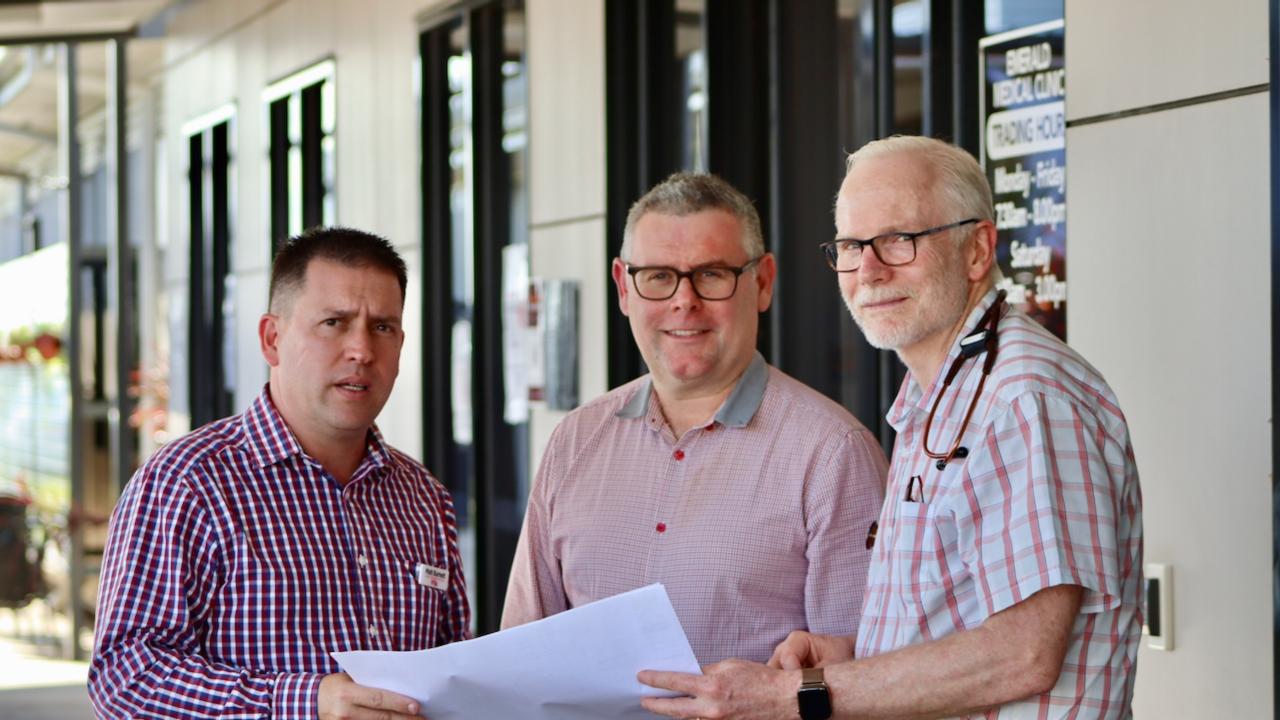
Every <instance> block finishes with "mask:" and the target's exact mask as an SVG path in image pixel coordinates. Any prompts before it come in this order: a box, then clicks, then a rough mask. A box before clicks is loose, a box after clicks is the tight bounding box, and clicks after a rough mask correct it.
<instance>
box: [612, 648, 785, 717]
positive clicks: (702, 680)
mask: <svg viewBox="0 0 1280 720" xmlns="http://www.w3.org/2000/svg"><path fill="white" fill-rule="evenodd" d="M702 672H703V674H702V675H690V674H688V673H677V672H660V671H657V670H644V671H642V672H641V673H640V674H639V675H638V676H637V678H638V679H639V680H640V682H642V683H644V684H645V685H649V686H652V687H656V688H661V689H663V690H671V691H673V692H678V693H684V694H685V697H676V698H656V697H646V698H643V699H641V701H640V705H641V706H642V707H644V709H645V710H648V711H649V712H652V713H657V714H659V715H666V716H667V717H673V718H706V720H730V719H731V720H780V719H783V718H785V719H787V720H789V719H790V718H794V717H795V715H796V690H798V689H799V687H800V673H798V672H795V671H788V670H775V669H771V668H768V667H765V666H764V665H759V664H757V663H751V662H747V661H745V660H725V661H724V662H720V663H716V664H715V665H708V666H706V667H704V668H702Z"/></svg>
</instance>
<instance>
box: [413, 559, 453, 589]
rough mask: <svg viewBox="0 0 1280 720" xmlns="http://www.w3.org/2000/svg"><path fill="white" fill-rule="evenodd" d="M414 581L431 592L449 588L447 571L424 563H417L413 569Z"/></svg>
mask: <svg viewBox="0 0 1280 720" xmlns="http://www.w3.org/2000/svg"><path fill="white" fill-rule="evenodd" d="M413 573H414V579H416V580H417V581H418V584H419V585H421V586H423V587H429V588H431V589H433V590H444V589H446V588H448V587H449V570H448V569H446V568H438V567H436V566H434V565H428V564H426V563H418V564H417V565H416V566H415V567H414V568H413Z"/></svg>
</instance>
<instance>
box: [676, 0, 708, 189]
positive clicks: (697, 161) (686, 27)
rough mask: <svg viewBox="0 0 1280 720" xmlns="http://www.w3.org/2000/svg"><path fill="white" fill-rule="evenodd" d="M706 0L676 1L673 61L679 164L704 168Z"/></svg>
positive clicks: (697, 170)
mask: <svg viewBox="0 0 1280 720" xmlns="http://www.w3.org/2000/svg"><path fill="white" fill-rule="evenodd" d="M706 16H707V13H706V2H705V0H677V2H676V28H675V33H676V39H675V47H676V65H677V67H679V68H680V97H681V100H682V106H681V108H680V165H681V167H683V168H684V169H686V170H692V171H694V172H703V171H705V170H706V169H707V165H708V157H707V153H708V149H707V133H708V132H709V129H708V127H707V50H706V42H705V37H706V34H705V32H704V29H703V28H704V25H705V24H706Z"/></svg>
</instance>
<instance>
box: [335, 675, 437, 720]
mask: <svg viewBox="0 0 1280 720" xmlns="http://www.w3.org/2000/svg"><path fill="white" fill-rule="evenodd" d="M316 704H317V706H318V713H317V714H318V715H319V717H320V720H331V719H332V720H339V719H341V720H408V719H409V718H415V719H421V718H422V717H423V716H422V715H419V714H418V713H419V712H420V711H421V710H422V708H420V707H419V706H418V703H417V702H416V701H415V700H413V699H411V698H407V697H405V696H403V695H399V694H397V693H393V692H390V691H388V690H378V689H376V688H371V687H365V686H364V685H357V684H356V682H355V681H354V680H352V679H351V676H350V675H348V674H346V673H334V674H332V675H326V676H325V677H324V679H323V680H321V681H320V692H319V696H318V697H317V699H316Z"/></svg>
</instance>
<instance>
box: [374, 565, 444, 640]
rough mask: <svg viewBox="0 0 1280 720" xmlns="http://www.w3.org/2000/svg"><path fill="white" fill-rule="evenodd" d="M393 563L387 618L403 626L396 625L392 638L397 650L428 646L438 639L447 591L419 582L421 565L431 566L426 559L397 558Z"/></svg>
mask: <svg viewBox="0 0 1280 720" xmlns="http://www.w3.org/2000/svg"><path fill="white" fill-rule="evenodd" d="M392 565H393V573H394V576H393V578H392V581H391V582H390V583H388V586H389V590H390V596H389V598H388V599H389V603H388V604H389V605H390V607H389V608H388V613H387V620H388V621H389V622H391V623H395V624H399V625H400V627H398V628H393V629H394V630H396V632H393V633H392V640H391V642H392V644H393V645H394V646H395V649H396V650H425V649H426V648H429V647H431V646H432V645H433V643H434V640H435V636H436V630H437V628H438V627H439V624H440V621H439V617H440V609H441V608H442V607H443V604H444V592H445V591H444V590H439V589H436V588H434V587H431V586H430V585H427V584H423V583H422V582H419V572H420V571H419V569H418V568H419V566H423V565H425V566H431V563H429V562H426V561H425V560H412V559H404V558H395V560H394V561H393V563H392ZM445 570H446V572H447V571H448V568H445ZM444 587H445V588H446V589H447V588H448V580H447V579H446V581H445V585H444Z"/></svg>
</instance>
